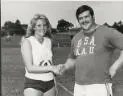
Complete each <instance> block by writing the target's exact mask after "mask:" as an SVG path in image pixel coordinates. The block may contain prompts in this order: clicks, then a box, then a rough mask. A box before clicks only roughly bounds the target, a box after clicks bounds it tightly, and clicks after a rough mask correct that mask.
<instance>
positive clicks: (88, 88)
mask: <svg viewBox="0 0 123 96" xmlns="http://www.w3.org/2000/svg"><path fill="white" fill-rule="evenodd" d="M111 86H112V84H111V83H110V84H109V83H108V86H107V85H105V84H90V85H79V84H76V83H75V86H74V96H112V89H111Z"/></svg>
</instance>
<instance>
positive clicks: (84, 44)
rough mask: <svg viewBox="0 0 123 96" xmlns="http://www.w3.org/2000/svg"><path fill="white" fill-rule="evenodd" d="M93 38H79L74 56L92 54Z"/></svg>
mask: <svg viewBox="0 0 123 96" xmlns="http://www.w3.org/2000/svg"><path fill="white" fill-rule="evenodd" d="M95 46H96V44H95V38H94V36H92V37H91V38H89V37H87V36H86V37H85V38H84V39H83V38H81V39H79V40H78V42H77V46H76V50H75V54H76V56H78V55H87V54H94V48H95Z"/></svg>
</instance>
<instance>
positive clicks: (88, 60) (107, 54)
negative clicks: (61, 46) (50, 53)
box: [61, 5, 123, 96]
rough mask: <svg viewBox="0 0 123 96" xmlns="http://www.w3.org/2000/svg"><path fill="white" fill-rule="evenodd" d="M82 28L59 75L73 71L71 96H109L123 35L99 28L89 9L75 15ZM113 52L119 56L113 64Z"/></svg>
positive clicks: (83, 9) (118, 60) (80, 10)
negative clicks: (73, 81)
mask: <svg viewBox="0 0 123 96" xmlns="http://www.w3.org/2000/svg"><path fill="white" fill-rule="evenodd" d="M76 18H77V20H78V22H79V24H80V26H81V30H80V32H79V33H77V34H76V35H75V36H74V38H73V39H72V42H71V52H70V55H69V57H68V59H67V60H66V62H65V64H64V65H63V67H62V69H61V73H62V72H64V71H66V70H68V69H70V68H72V67H75V85H74V96H111V95H112V89H111V86H112V83H111V78H112V77H113V76H114V75H115V73H116V71H117V70H118V68H119V67H120V66H121V64H122V63H123V51H122V50H123V35H122V34H121V33H119V32H118V31H117V30H115V29H113V28H108V27H106V26H104V25H98V24H96V22H95V16H94V11H93V9H92V8H91V7H90V6H87V5H82V6H80V7H79V8H78V9H77V11H76ZM115 49H120V50H121V55H120V56H119V58H118V59H117V60H116V61H115V62H114V63H113V64H112V63H111V56H112V53H113V51H114V50H115Z"/></svg>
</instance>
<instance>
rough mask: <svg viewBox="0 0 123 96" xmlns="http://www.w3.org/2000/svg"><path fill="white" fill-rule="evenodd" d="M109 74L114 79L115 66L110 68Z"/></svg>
mask: <svg viewBox="0 0 123 96" xmlns="http://www.w3.org/2000/svg"><path fill="white" fill-rule="evenodd" d="M109 74H110V75H111V78H112V77H114V75H115V74H116V68H115V66H111V67H110V69H109Z"/></svg>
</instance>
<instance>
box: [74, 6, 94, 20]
mask: <svg viewBox="0 0 123 96" xmlns="http://www.w3.org/2000/svg"><path fill="white" fill-rule="evenodd" d="M84 11H89V12H90V14H91V16H94V11H93V9H92V8H91V7H90V6H88V5H82V6H80V7H79V8H78V9H77V11H76V18H77V20H78V17H79V15H80V14H81V13H83V12H84Z"/></svg>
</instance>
